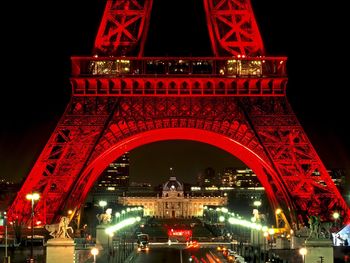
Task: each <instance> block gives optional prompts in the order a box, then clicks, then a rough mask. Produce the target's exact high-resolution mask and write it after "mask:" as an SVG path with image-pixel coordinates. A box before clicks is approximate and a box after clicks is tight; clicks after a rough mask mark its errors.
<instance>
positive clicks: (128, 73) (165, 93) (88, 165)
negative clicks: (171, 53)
mask: <svg viewBox="0 0 350 263" xmlns="http://www.w3.org/2000/svg"><path fill="white" fill-rule="evenodd" d="M204 3H205V8H206V14H207V23H208V28H209V33H210V38H211V41H212V46H213V50H214V54H215V56H217V57H216V58H191V59H190V58H135V57H120V56H122V55H124V54H131V53H133V52H132V51H135V50H137V51H138V52H137V55H138V56H141V55H142V53H143V45H144V39H145V37H146V33H147V32H146V31H147V28H148V21H149V18H150V10H151V6H152V1H148V0H144V1H141V0H139V1H136V0H126V1H124V0H123V1H122V0H110V1H107V5H106V9H105V13H104V16H103V19H102V22H101V26H100V30H99V32H98V35H97V38H96V44H95V48H96V51H98V53H102V54H103V55H105V56H107V57H101V58H100V57H86V58H72V69H73V70H72V78H71V83H72V91H73V92H72V98H71V100H70V102H69V104H68V106H67V109H66V111H65V113H64V114H63V117H62V118H61V120H60V122H59V123H58V125H57V127H56V129H55V130H54V132H53V133H52V135H51V137H50V139H49V141H48V143H47V144H46V146H45V148H44V149H43V151H42V153H41V155H40V156H39V158H38V159H37V161H36V163H35V164H34V166H33V168H32V170H31V171H30V173H29V175H28V176H27V178H26V180H25V182H24V184H23V186H22V188H21V190H20V191H19V193H18V194H17V197H16V199H15V200H14V202H13V204H12V205H11V207H10V209H9V211H8V212H9V213H8V216H9V220H10V222H11V221H13V220H16V219H18V220H19V221H23V222H24V223H28V222H29V220H30V215H31V204H30V202H28V201H27V200H26V199H25V196H26V194H27V193H31V192H39V193H40V194H41V198H40V200H39V201H38V202H36V203H35V207H34V209H35V218H36V220H38V221H41V222H42V223H43V224H46V223H51V222H53V221H55V220H56V219H57V217H59V214H60V213H62V212H63V211H68V210H69V209H72V210H74V211H76V210H77V209H79V207H80V206H81V205H82V204H83V202H84V201H85V198H86V196H87V194H88V192H89V190H90V189H91V187H92V185H93V183H94V182H95V181H96V180H97V178H98V177H99V176H100V175H101V173H102V171H103V170H104V169H105V168H106V167H107V166H108V164H109V163H111V162H112V161H114V160H115V159H117V158H118V157H119V156H121V155H122V154H124V153H125V152H126V151H130V150H132V149H135V148H137V147H139V146H141V145H145V144H148V143H152V142H158V141H164V140H192V141H198V142H202V143H207V144H210V145H213V146H215V147H218V148H220V149H223V150H225V151H227V152H228V153H230V154H232V155H234V156H236V157H237V158H239V159H240V160H242V161H243V162H244V163H245V164H246V165H247V166H249V167H250V168H251V169H252V170H253V171H254V172H255V173H256V174H257V176H258V178H259V180H260V181H261V183H262V185H263V186H264V187H265V190H266V193H267V196H268V198H269V200H270V203H271V206H272V208H273V209H275V208H285V209H283V210H284V212H285V213H286V214H287V216H289V218H290V220H291V222H292V223H299V222H302V221H306V218H307V216H308V215H320V216H321V218H322V219H323V220H326V219H330V217H331V215H332V212H333V211H338V212H340V215H341V217H342V218H343V219H344V222H348V221H349V219H350V209H349V207H348V206H347V204H346V202H345V201H344V199H343V198H342V196H341V195H340V193H339V191H338V189H337V187H336V186H335V185H334V183H333V181H332V179H331V177H330V176H329V174H328V172H327V170H326V168H325V167H324V165H323V163H322V162H321V160H320V158H319V157H318V155H317V153H316V151H315V149H314V148H313V146H312V145H311V143H310V141H309V139H308V138H307V135H306V134H305V132H304V130H303V128H302V127H301V125H300V123H299V122H298V120H297V118H296V116H295V114H294V112H293V110H292V108H291V107H290V105H289V103H288V101H287V98H286V96H285V95H286V93H285V89H286V84H287V78H286V71H285V68H286V66H285V62H286V59H285V58H267V57H260V56H259V57H252V56H254V55H257V54H259V55H261V54H262V53H263V45H262V42H261V38H260V34H259V31H258V28H257V25H256V23H255V19H254V15H253V13H252V10H251V5H250V1H249V0H242V1H238V0H230V1H229V0H204ZM109 55H115V56H119V57H108V56H109ZM223 55H229V56H232V55H233V56H234V57H220V58H219V56H223ZM203 65H204V67H203Z"/></svg>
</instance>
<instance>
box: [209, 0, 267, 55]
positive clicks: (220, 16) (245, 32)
mask: <svg viewBox="0 0 350 263" xmlns="http://www.w3.org/2000/svg"><path fill="white" fill-rule="evenodd" d="M204 7H205V12H206V17H207V25H208V30H209V36H210V40H211V44H212V49H213V53H214V55H215V56H217V57H219V56H227V55H232V56H238V57H241V56H258V55H263V54H264V46H263V42H262V39H261V36H260V32H259V28H258V26H257V24H256V21H255V17H254V13H253V10H252V7H251V3H250V0H243V1H242V0H204Z"/></svg>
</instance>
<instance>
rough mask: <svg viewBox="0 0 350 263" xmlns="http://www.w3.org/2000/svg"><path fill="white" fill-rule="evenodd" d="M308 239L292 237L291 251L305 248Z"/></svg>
mask: <svg viewBox="0 0 350 263" xmlns="http://www.w3.org/2000/svg"><path fill="white" fill-rule="evenodd" d="M306 239H307V237H296V236H292V238H291V240H290V248H291V249H299V248H301V247H304V246H305V240H306Z"/></svg>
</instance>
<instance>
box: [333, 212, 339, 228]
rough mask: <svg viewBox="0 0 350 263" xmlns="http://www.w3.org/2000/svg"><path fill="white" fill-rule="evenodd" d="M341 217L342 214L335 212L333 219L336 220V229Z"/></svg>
mask: <svg viewBox="0 0 350 263" xmlns="http://www.w3.org/2000/svg"><path fill="white" fill-rule="evenodd" d="M339 217H340V214H339V213H338V212H334V213H333V218H334V221H335V227H336V228H338V219H339Z"/></svg>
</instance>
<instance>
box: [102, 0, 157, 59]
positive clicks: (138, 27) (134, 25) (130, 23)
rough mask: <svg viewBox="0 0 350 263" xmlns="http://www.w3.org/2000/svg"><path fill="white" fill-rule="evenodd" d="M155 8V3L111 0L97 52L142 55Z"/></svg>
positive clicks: (106, 10) (106, 11)
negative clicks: (153, 5)
mask: <svg viewBox="0 0 350 263" xmlns="http://www.w3.org/2000/svg"><path fill="white" fill-rule="evenodd" d="M151 8H152V0H126V1H125V0H108V1H107V4H106V7H105V11H104V14H103V18H102V21H101V24H100V28H99V30H98V33H97V36H96V40H95V53H96V54H104V55H112V56H118V55H119V56H126V55H129V56H130V55H131V54H134V55H138V56H142V54H143V49H144V43H145V40H146V35H147V30H148V26H149V20H150V17H151V16H150V12H151ZM135 50H136V51H138V53H136V54H135Z"/></svg>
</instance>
